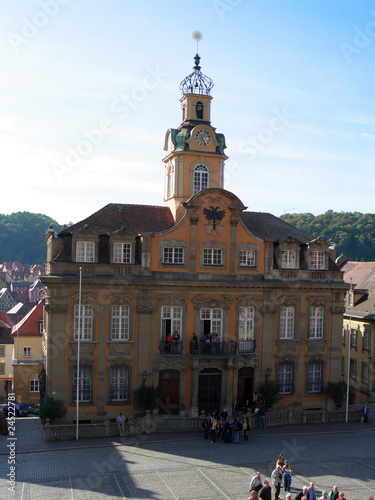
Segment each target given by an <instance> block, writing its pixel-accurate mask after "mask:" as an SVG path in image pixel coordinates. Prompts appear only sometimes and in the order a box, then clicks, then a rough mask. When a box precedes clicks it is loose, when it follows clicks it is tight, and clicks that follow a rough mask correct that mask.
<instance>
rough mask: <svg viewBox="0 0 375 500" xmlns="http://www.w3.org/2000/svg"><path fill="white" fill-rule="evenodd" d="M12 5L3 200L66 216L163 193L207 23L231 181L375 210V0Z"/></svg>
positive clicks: (316, 205) (315, 207) (262, 202)
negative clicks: (167, 153) (168, 138)
mask: <svg viewBox="0 0 375 500" xmlns="http://www.w3.org/2000/svg"><path fill="white" fill-rule="evenodd" d="M186 7H188V9H189V10H188V11H186ZM1 9H2V12H1V19H0V49H1V50H0V63H1V74H0V155H1V156H0V158H1V164H2V166H3V169H2V172H3V183H2V187H3V189H2V196H1V205H0V213H11V212H15V211H30V212H41V213H45V214H48V215H49V216H51V217H53V218H54V219H56V220H57V221H58V222H59V223H60V224H63V223H67V222H69V221H72V222H77V221H78V220H81V219H83V218H85V217H87V216H88V215H90V214H91V213H93V212H95V211H96V210H98V209H100V208H101V207H103V206H104V205H106V204H107V203H142V204H143V203H147V204H154V205H163V186H164V166H163V163H162V161H161V158H162V157H163V156H164V151H163V145H164V136H165V132H166V130H167V129H168V128H170V127H172V128H176V127H178V125H179V123H180V103H179V99H180V91H179V84H180V82H181V80H182V79H183V78H184V77H185V76H186V75H187V74H188V73H190V72H191V71H192V69H191V68H192V66H193V57H194V55H195V51H196V44H195V42H194V41H193V39H192V33H193V31H195V30H199V31H201V32H202V33H203V40H202V42H201V43H200V45H199V53H200V55H201V57H202V60H201V65H202V71H203V72H204V73H205V74H206V75H208V76H210V77H211V78H212V79H213V80H214V83H215V86H214V89H213V91H212V95H213V97H214V100H213V102H212V125H213V126H215V127H216V128H217V130H218V132H221V133H224V134H225V136H226V142H227V150H226V153H227V155H228V156H229V160H228V161H227V163H226V184H225V188H226V189H228V190H230V191H233V192H234V193H235V194H236V195H237V196H239V198H240V199H241V200H242V202H243V203H244V204H245V205H246V206H248V209H249V210H252V211H265V212H271V213H273V214H275V215H281V214H283V213H284V212H285V211H293V212H311V213H314V214H315V215H317V214H320V213H324V212H325V211H326V210H329V209H332V210H334V211H359V212H364V213H365V212H371V213H373V212H374V203H373V198H374V172H373V171H374V147H375V101H374V94H375V93H374V82H375V71H374V66H375V5H374V4H373V2H372V1H370V0H367V1H365V0H363V1H361V0H356V1H355V2H354V1H353V0H325V1H323V0H315V1H311V0H273V1H271V0H257V1H255V0H242V1H241V0H207V1H206V0H190V1H189V2H182V1H180V0H174V1H171V0H162V1H151V0H148V1H146V0H143V1H142V0H139V1H137V2H134V1H132V2H131V1H127V0H106V1H104V0H102V1H99V0H91V1H88V0H86V1H85V0H38V1H34V0H27V1H26V0H18V1H17V2H4V3H3V4H2V7H1ZM128 96H130V100H128V98H129V97H128ZM99 128H101V129H102V131H101V132H100V134H99V135H98V133H94V132H92V131H93V130H97V129H99ZM88 136H89V138H90V140H91V142H92V143H95V144H89V143H88ZM82 141H84V142H82ZM82 144H84V146H82ZM87 145H89V146H87ZM85 147H86V149H85ZM82 148H83V149H82ZM72 151H74V152H75V153H76V154H75V159H74V160H71V156H69V155H68V152H70V153H72ZM72 154H73V155H74V153H72ZM68 157H69V159H70V163H69V161H68V160H67V158H68Z"/></svg>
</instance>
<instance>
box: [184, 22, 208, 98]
mask: <svg viewBox="0 0 375 500" xmlns="http://www.w3.org/2000/svg"><path fill="white" fill-rule="evenodd" d="M192 36H193V39H194V40H196V42H197V53H196V55H195V57H194V63H195V64H194V66H193V70H194V71H193V73H190V75H188V76H186V77H185V78H184V79H183V80H182V82H181V83H180V90H181V92H182V93H183V94H184V95H185V94H201V95H210V92H211V90H212V88H213V86H214V82H213V81H212V80H211V78H209V77H208V76H206V75H204V74H203V73H202V72H201V67H200V60H201V58H200V56H199V54H198V43H199V42H200V41H201V40H202V38H203V35H202V33H201V32H200V31H194V33H193V35H192Z"/></svg>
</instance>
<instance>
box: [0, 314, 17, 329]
mask: <svg viewBox="0 0 375 500" xmlns="http://www.w3.org/2000/svg"><path fill="white" fill-rule="evenodd" d="M0 321H1V322H2V323H4V325H5V326H7V327H8V328H12V326H13V325H14V321H13V320H12V318H10V317H9V316H8V315H7V313H6V312H4V311H0ZM4 325H2V326H4Z"/></svg>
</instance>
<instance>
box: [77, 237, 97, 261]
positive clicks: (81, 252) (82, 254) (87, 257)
mask: <svg viewBox="0 0 375 500" xmlns="http://www.w3.org/2000/svg"><path fill="white" fill-rule="evenodd" d="M94 259H95V243H94V242H93V241H77V247H76V261H77V262H94Z"/></svg>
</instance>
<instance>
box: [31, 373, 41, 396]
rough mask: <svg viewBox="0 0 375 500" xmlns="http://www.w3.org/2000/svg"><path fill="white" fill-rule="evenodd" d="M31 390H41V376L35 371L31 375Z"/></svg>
mask: <svg viewBox="0 0 375 500" xmlns="http://www.w3.org/2000/svg"><path fill="white" fill-rule="evenodd" d="M30 392H39V376H38V374H37V373H33V374H32V375H31V377H30Z"/></svg>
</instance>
